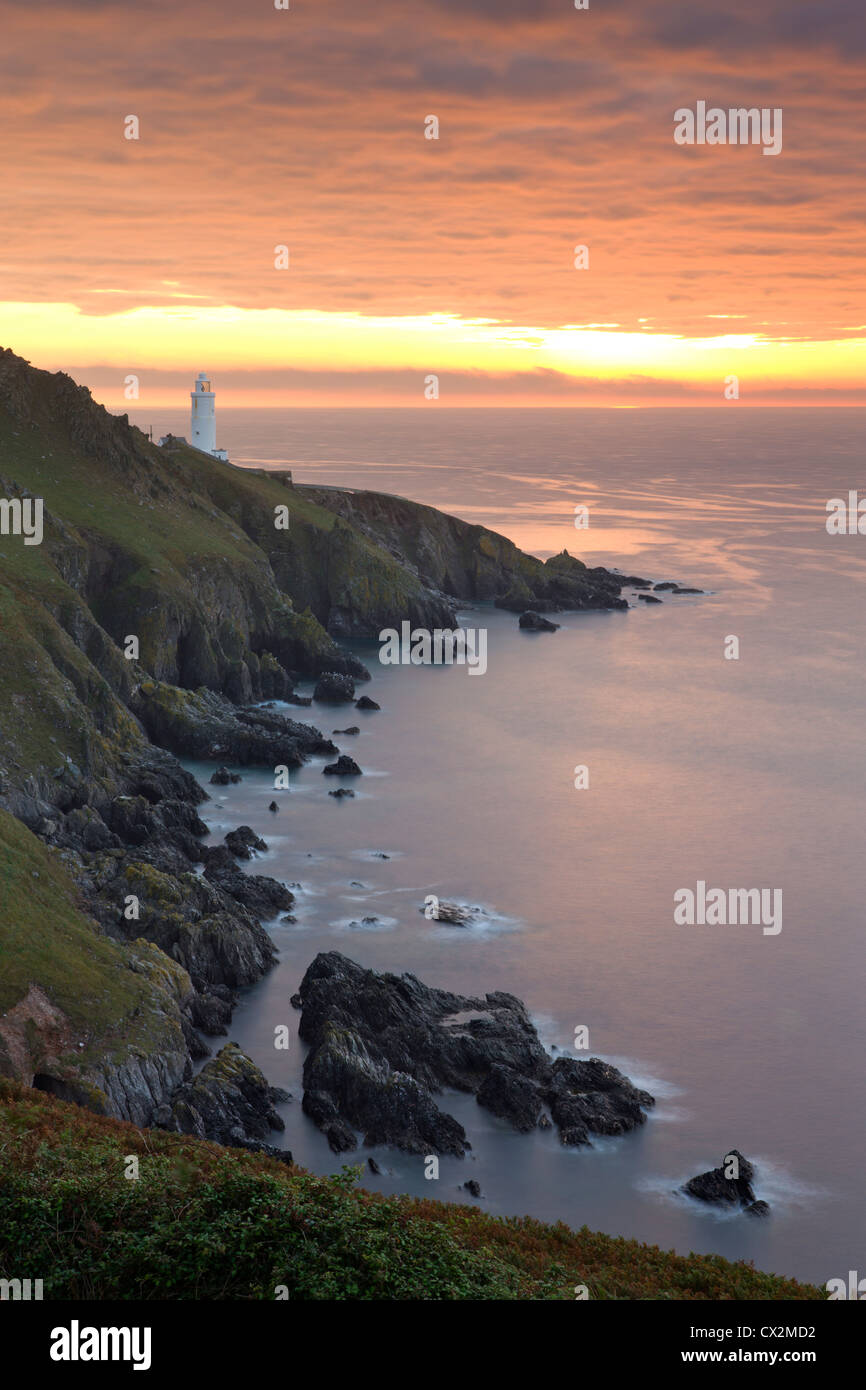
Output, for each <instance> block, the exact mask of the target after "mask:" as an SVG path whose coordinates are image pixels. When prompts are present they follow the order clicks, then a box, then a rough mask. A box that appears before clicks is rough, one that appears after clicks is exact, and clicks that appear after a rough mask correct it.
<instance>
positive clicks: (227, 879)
mask: <svg viewBox="0 0 866 1390" xmlns="http://www.w3.org/2000/svg"><path fill="white" fill-rule="evenodd" d="M204 876H205V878H206V879H207V881H208V882H209V883H213V884H215V885H216V887H217V888H219V889H220V890H221V891H222V892H223V893H229V894H230V895H231V896H232V897H233V898H235V899H236V901H237V902H239V903H242V904H243V905H244V907H246V908H248V909H249V911H250V912H252V913H254V914H255V916H256V917H275V916H276V914H277V913H278V912H288V910H289V909H290V908H292V907H294V904H295V899H294V895H293V894H292V893H290V892H289V890H288V888H286V886H285V884H283V883H279V882H278V881H277V879H275V878H268V877H267V876H266V875H265V874H245V873H242V872H241V870H240V869H239V868H238V866H237V864H236V863H235V861H234V859H232V858H231V857H230V855H229V851H228V850H227V849H226V847H225V846H224V845H222V846H220V847H218V848H215V849H212V850H209V851H208V852H207V857H206V859H205V870H204ZM259 930H261V928H259ZM263 935H264V936H265V938H266V939H268V937H267V933H266V932H263Z"/></svg>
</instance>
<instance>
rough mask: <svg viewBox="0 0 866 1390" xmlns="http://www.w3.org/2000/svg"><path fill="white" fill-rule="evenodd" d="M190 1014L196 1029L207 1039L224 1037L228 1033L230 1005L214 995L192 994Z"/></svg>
mask: <svg viewBox="0 0 866 1390" xmlns="http://www.w3.org/2000/svg"><path fill="white" fill-rule="evenodd" d="M190 1013H191V1017H192V1021H193V1023H194V1024H195V1026H196V1028H200V1029H201V1031H202V1032H203V1033H207V1034H208V1036H209V1037H212V1038H215V1037H219V1036H220V1035H222V1036H223V1037H224V1036H225V1035H226V1034H227V1033H228V1031H229V1029H228V1025H229V1024H230V1023H231V1019H232V1007H231V1004H230V1003H229V1002H228V1000H226V999H220V998H219V997H218V996H217V995H216V994H198V993H196V994H194V995H193V997H192V1001H191V1006H190Z"/></svg>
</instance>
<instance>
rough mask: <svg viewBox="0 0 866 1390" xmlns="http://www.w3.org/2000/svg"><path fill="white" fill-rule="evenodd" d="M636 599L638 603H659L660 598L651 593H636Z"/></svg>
mask: <svg viewBox="0 0 866 1390" xmlns="http://www.w3.org/2000/svg"><path fill="white" fill-rule="evenodd" d="M637 601H638V603H661V599H660V598H656V597H655V595H653V594H638V596H637Z"/></svg>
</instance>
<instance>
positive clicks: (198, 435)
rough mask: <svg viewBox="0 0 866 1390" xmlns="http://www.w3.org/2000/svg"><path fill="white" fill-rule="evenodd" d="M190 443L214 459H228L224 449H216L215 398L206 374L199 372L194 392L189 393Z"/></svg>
mask: <svg viewBox="0 0 866 1390" xmlns="http://www.w3.org/2000/svg"><path fill="white" fill-rule="evenodd" d="M189 399H190V404H191V409H190V433H191V438H190V443H191V444H194V445H195V447H196V448H197V449H203V450H204V452H205V453H206V454H213V456H214V458H218V459H224V460H227V459H228V455H227V453H226V451H225V449H218V448H217V447H216V396H215V395H214V392H213V390H212V389H211V384H210V380H209V378H208V375H207V372H199V374H198V376H197V377H196V382H195V390H194V391H190V393H189Z"/></svg>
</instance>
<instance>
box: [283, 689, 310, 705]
mask: <svg viewBox="0 0 866 1390" xmlns="http://www.w3.org/2000/svg"><path fill="white" fill-rule="evenodd" d="M312 703H313V697H312V695H295V694H294V692H293V693H292V694H291V695H287V696H286V704H287V705H303V706H304V707H305V708H309V706H310V705H311V704H312Z"/></svg>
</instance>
